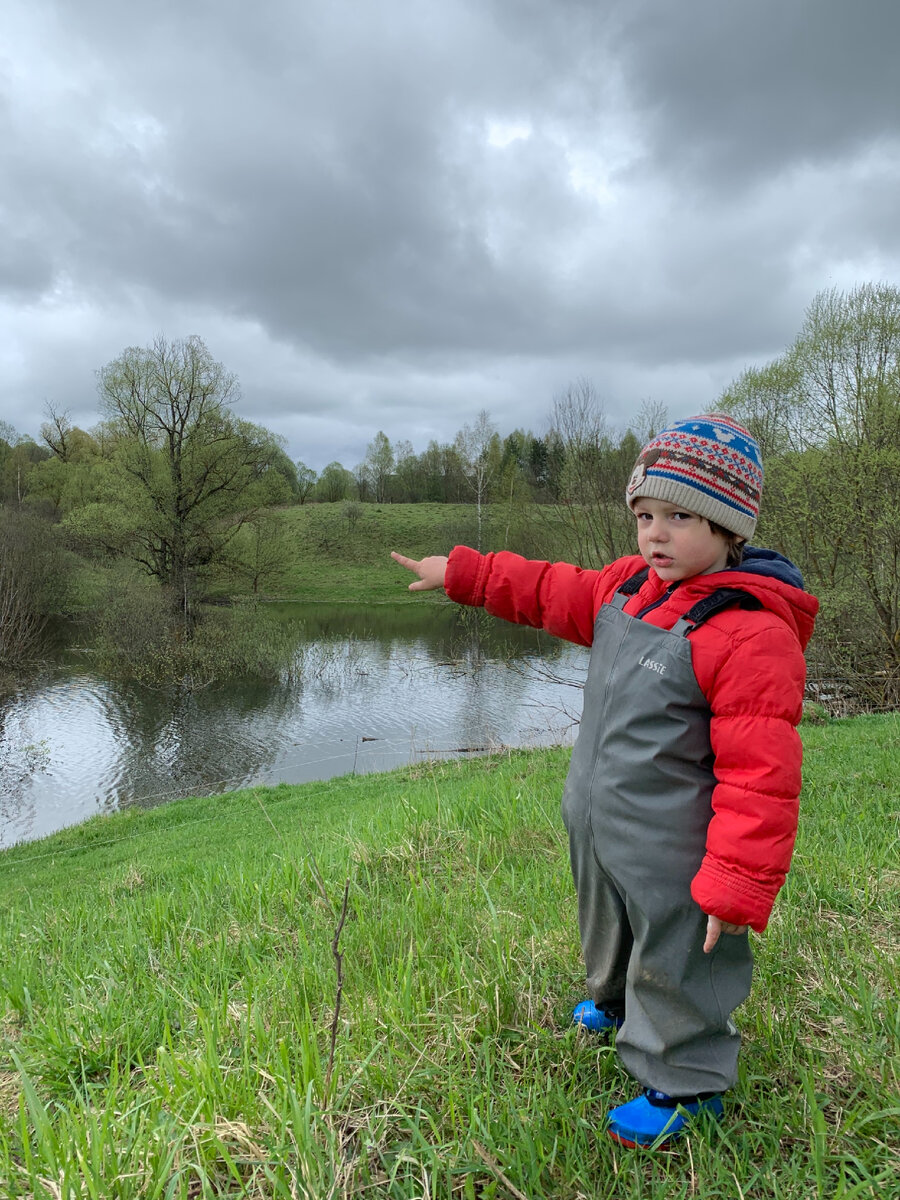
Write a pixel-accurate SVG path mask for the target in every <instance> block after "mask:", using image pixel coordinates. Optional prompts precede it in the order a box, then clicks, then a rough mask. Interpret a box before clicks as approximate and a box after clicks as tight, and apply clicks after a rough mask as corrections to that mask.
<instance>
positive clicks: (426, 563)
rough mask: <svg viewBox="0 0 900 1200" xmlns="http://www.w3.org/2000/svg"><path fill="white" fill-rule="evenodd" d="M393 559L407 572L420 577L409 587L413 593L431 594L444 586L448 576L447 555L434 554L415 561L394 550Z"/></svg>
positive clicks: (392, 552)
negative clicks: (445, 578) (430, 592)
mask: <svg viewBox="0 0 900 1200" xmlns="http://www.w3.org/2000/svg"><path fill="white" fill-rule="evenodd" d="M391 558H392V559H393V560H394V562H396V563H399V564H400V566H401V567H406V569H407V571H413V572H414V573H415V574H416V575H418V577H419V578H418V581H417V582H416V583H411V584H410V585H409V590H410V591H411V592H429V591H433V590H434V589H435V588H442V587H443V586H444V576H445V575H446V574H447V556H446V555H445V554H432V555H429V557H428V558H422V559H415V558H404V557H403V555H402V554H398V553H397V552H396V550H392V551H391Z"/></svg>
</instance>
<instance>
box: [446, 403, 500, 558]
mask: <svg viewBox="0 0 900 1200" xmlns="http://www.w3.org/2000/svg"><path fill="white" fill-rule="evenodd" d="M453 445H454V449H455V450H456V451H457V452H458V454H459V456H460V458H461V459H462V461H463V463H464V466H465V473H466V480H467V482H468V484H469V487H470V488H471V490H472V491H473V492H474V493H475V507H476V510H477V517H478V546H477V549H478V550H480V549H481V530H482V521H483V512H484V505H485V504H486V503H487V500H488V494H489V489H490V486H491V484H492V482H493V480H494V478H495V476H496V475H497V473H498V472H499V469H500V445H499V438H498V436H497V427H496V425H495V424H494V422H493V421H492V420H491V418H490V415H489V414H488V412H487V410H486V409H484V408H483V409H482V410H481V412H480V413H479V414H478V417H477V419H476V421H475V424H474V425H463V427H462V429H461V430H460V431H459V433H458V434H457V435H456V440H455V441H454V443H453Z"/></svg>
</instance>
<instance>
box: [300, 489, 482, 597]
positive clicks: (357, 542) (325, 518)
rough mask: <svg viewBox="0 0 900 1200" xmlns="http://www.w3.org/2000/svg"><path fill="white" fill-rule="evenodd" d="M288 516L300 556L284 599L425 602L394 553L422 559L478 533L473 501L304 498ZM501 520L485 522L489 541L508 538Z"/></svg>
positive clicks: (470, 541)
mask: <svg viewBox="0 0 900 1200" xmlns="http://www.w3.org/2000/svg"><path fill="white" fill-rule="evenodd" d="M283 515H284V518H285V520H286V522H287V524H288V528H289V529H290V530H291V532H292V534H293V535H294V537H295V539H296V542H295V545H296V558H295V559H294V560H292V561H290V564H289V568H288V571H287V576H286V579H285V582H284V584H283V585H282V587H281V588H280V589H279V595H280V596H281V597H282V598H284V599H295V600H315V601H330V602H340V601H342V600H343V601H353V602H355V603H362V604H366V603H383V602H385V601H401V602H405V601H413V600H417V601H418V602H419V603H421V602H422V600H423V598H424V597H422V596H421V595H410V593H409V591H408V587H409V584H410V583H411V582H412V579H413V576H411V575H409V574H408V572H406V571H404V570H403V569H402V568H401V567H398V566H397V565H396V564H395V563H394V562H392V561H391V558H390V552H391V551H392V550H397V551H399V552H400V553H401V554H406V555H409V556H410V557H412V558H422V557H423V556H424V555H426V554H447V553H449V551H450V550H451V549H452V548H453V546H454V545H456V544H457V543H464V544H466V545H474V544H475V541H476V539H477V525H476V520H475V509H474V508H473V507H472V505H470V504H347V503H343V502H339V503H336V504H312V505H306V504H304V505H302V506H300V507H298V508H290V509H286V510H285V511H284V514H283ZM498 523H499V522H498V519H497V517H496V516H494V517H489V519H488V521H487V522H486V523H485V527H484V536H483V540H484V542H485V547H486V548H493V544H492V543H489V541H488V539H489V538H491V537H494V536H499V537H502V533H503V530H502V528H500V529H497V525H498ZM432 599H433V598H432Z"/></svg>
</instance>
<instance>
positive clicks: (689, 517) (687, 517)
mask: <svg viewBox="0 0 900 1200" xmlns="http://www.w3.org/2000/svg"><path fill="white" fill-rule="evenodd" d="M672 519H673V520H675V521H693V519H694V514H693V513H688V512H676V513H672Z"/></svg>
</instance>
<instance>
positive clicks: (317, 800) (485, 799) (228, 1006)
mask: <svg viewBox="0 0 900 1200" xmlns="http://www.w3.org/2000/svg"><path fill="white" fill-rule="evenodd" d="M803 736H804V741H805V743H806V749H807V758H806V763H807V769H806V780H807V782H806V791H805V798H804V813H803V821H802V823H801V834H800V838H799V841H798V845H797V852H796V857H795V867H794V870H793V872H792V874H791V877H790V879H789V882H788V886H787V887H786V889H785V892H784V893H783V895H782V897H781V898H780V900H779V904H778V906H777V908H776V912H775V915H774V918H773V921H772V923H771V925H770V927H769V930H768V931H767V933H766V934H765V935H764V936H762V937H759V938H755V939H754V944H755V950H756V955H757V966H758V970H757V983H756V987H755V990H754V993H753V995H752V997H751V999H750V1001H749V1002H748V1003H747V1005H745V1006H744V1008H743V1009H742V1010H741V1012H740V1014H739V1017H740V1023H741V1026H742V1029H743V1031H744V1034H745V1039H746V1042H745V1052H744V1055H743V1069H742V1075H741V1080H740V1083H739V1086H738V1088H737V1089H736V1091H735V1094H734V1096H733V1098H732V1102H731V1105H730V1111H729V1118H728V1121H727V1122H726V1124H725V1125H724V1126H723V1127H722V1128H721V1129H718V1128H713V1129H708V1130H705V1131H702V1132H698V1133H697V1134H696V1135H695V1136H693V1137H692V1138H691V1140H690V1142H689V1143H688V1144H686V1145H685V1147H684V1148H683V1149H682V1150H679V1151H677V1152H675V1153H673V1154H670V1155H662V1156H656V1157H650V1156H647V1155H644V1154H640V1153H636V1152H633V1151H628V1150H625V1149H624V1148H622V1147H617V1146H616V1145H615V1144H613V1143H611V1142H608V1141H607V1140H606V1139H604V1138H598V1137H597V1136H596V1128H597V1124H598V1120H599V1118H600V1114H601V1113H602V1112H603V1111H604V1109H605V1108H606V1107H607V1106H609V1105H610V1104H614V1103H618V1102H619V1101H620V1100H621V1099H622V1098H624V1097H626V1096H628V1095H630V1093H631V1090H632V1085H631V1084H630V1083H629V1081H628V1080H627V1079H626V1078H625V1077H624V1076H623V1075H622V1073H621V1072H620V1070H619V1069H618V1067H617V1065H616V1061H615V1057H614V1055H613V1054H612V1053H611V1052H610V1051H609V1050H607V1049H604V1048H603V1047H598V1046H597V1044H596V1043H594V1042H592V1041H590V1039H588V1038H585V1037H584V1036H578V1035H576V1034H575V1033H574V1032H573V1031H572V1030H571V1028H570V1027H569V1024H568V1020H569V1013H570V1011H571V1005H572V1003H573V1002H574V1001H575V1000H576V999H578V998H579V996H580V994H581V979H580V976H581V969H580V963H579V953H578V945H577V933H576V927H575V911H574V899H573V896H572V887H571V881H570V879H569V875H568V866H567V856H566V847H565V845H564V835H563V831H562V828H561V824H560V821H559V816H558V807H559V794H560V789H561V783H562V778H563V776H564V773H565V767H566V760H567V754H566V752H565V751H563V750H546V751H534V752H530V753H519V754H511V755H505V756H500V757H497V758H493V759H489V760H484V761H479V762H453V763H442V764H438V765H433V764H427V765H426V764H423V765H420V766H418V767H415V768H409V769H404V770H402V771H396V772H393V773H390V774H387V775H378V776H367V777H345V778H342V779H337V780H332V781H329V782H328V783H320V784H307V785H303V786H294V787H291V786H286V785H285V786H281V787H277V788H271V789H265V788H257V789H251V790H246V791H242V792H237V793H232V794H228V795H224V796H215V797H207V798H203V799H195V800H187V801H180V802H176V803H173V804H170V805H168V806H166V807H165V808H160V809H155V810H152V811H149V812H143V813H141V812H136V811H130V812H126V813H120V814H115V815H113V816H110V817H102V818H96V819H94V820H91V821H89V822H87V823H86V824H84V825H81V826H78V827H76V828H73V829H69V830H64V831H62V832H61V833H59V834H56V835H54V836H53V837H51V838H47V839H44V840H43V841H40V842H37V843H33V844H30V845H23V846H20V847H15V848H13V849H12V850H9V851H6V852H4V853H3V854H0V964H2V965H0V1178H2V1179H4V1180H5V1181H6V1185H5V1186H6V1188H7V1191H6V1192H5V1193H4V1195H8V1196H10V1197H17V1196H23V1197H24V1196H28V1197H32V1196H34V1197H45V1196H46V1197H53V1196H82V1195H84V1196H96V1197H108V1196H116V1197H117V1200H137V1198H138V1197H141V1198H147V1197H150V1198H159V1200H162V1198H163V1197H172V1198H176V1200H177V1198H182V1200H188V1198H189V1197H191V1198H194V1197H199V1196H209V1197H213V1196H247V1197H259V1198H263V1197H265V1198H269V1197H272V1198H274V1197H285V1198H287V1197H292V1196H293V1197H296V1196H314V1197H323V1196H348V1197H349V1196H365V1195H379V1196H390V1197H409V1198H412V1197H413V1196H422V1195H429V1196H447V1197H449V1196H450V1195H455V1196H460V1197H471V1198H473V1200H474V1197H476V1196H496V1197H503V1196H513V1195H524V1196H528V1197H536V1196H544V1197H551V1198H554V1200H556V1198H560V1200H575V1198H576V1197H578V1196H583V1197H598V1198H599V1197H604V1198H610V1197H635V1198H637V1197H641V1198H642V1200H662V1198H663V1197H666V1200H669V1198H670V1197H673V1196H687V1195H689V1194H690V1195H702V1196H716V1195H720V1196H732V1195H735V1194H742V1195H744V1196H745V1197H750V1196H758V1197H763V1196H766V1197H771V1196H776V1197H779V1198H786V1197H790V1198H792V1200H793V1198H796V1200H800V1198H801V1197H802V1200H808V1198H809V1197H812V1196H819V1197H826V1196H827V1197H834V1196H843V1197H846V1198H848V1200H849V1197H851V1196H853V1197H859V1196H871V1197H882V1196H886V1195H889V1194H891V1188H892V1187H893V1186H894V1185H893V1184H891V1183H890V1180H891V1179H893V1180H895V1181H896V1178H897V1174H898V1169H900V1158H898V1152H897V1141H896V1136H895V1134H896V1119H897V1118H896V1107H895V1100H894V1099H893V1097H895V1096H896V1093H897V1089H898V1079H897V1062H898V1061H900V1029H898V1023H900V1019H898V1011H897V1005H896V996H897V994H898V992H900V978H898V956H897V943H898V907H900V906H898V878H897V872H896V857H895V855H896V834H897V829H896V817H897V789H896V780H895V764H896V745H897V741H898V736H900V718H898V717H897V716H887V717H862V718H854V719H852V720H849V721H841V722H829V723H826V724H822V725H815V726H813V725H810V726H805V727H804V729H803ZM348 881H349V882H348ZM345 886H346V887H347V892H346V895H347V906H346V911H345V912H342V904H343V896H344V888H345ZM338 933H339V937H337V938H336V934H338ZM338 956H340V957H338ZM338 968H340V972H341V976H342V979H341V983H340V984H339V983H338ZM338 999H339V1001H340V1003H339V1012H338V1014H337V1020H336V1021H335V1007H336V1001H337V1000H338ZM736 1183H737V1186H738V1192H737V1193H736V1190H735V1185H736Z"/></svg>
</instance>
